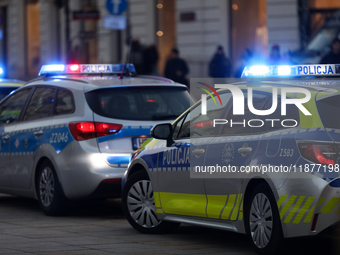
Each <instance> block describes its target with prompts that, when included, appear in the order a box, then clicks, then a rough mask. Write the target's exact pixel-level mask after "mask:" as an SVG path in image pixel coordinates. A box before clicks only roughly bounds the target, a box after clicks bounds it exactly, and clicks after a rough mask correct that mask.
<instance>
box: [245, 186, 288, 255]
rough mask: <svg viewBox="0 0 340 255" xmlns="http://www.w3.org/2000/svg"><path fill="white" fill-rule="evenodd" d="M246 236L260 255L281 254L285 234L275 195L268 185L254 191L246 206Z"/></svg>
mask: <svg viewBox="0 0 340 255" xmlns="http://www.w3.org/2000/svg"><path fill="white" fill-rule="evenodd" d="M260 204H261V205H260ZM245 205H246V207H245V214H244V215H245V218H244V224H245V229H246V234H247V236H248V238H249V240H250V242H251V244H252V246H253V247H254V249H255V251H256V252H257V253H258V254H262V255H264V254H280V253H281V251H282V249H281V248H282V243H283V234H282V227H281V220H280V215H279V212H278V208H277V205H276V201H275V198H274V195H273V193H272V191H271V189H270V188H269V186H268V185H267V184H266V183H261V184H259V185H258V186H256V187H255V189H254V190H253V192H252V194H251V196H250V200H249V201H248V202H247V203H246V204H245Z"/></svg>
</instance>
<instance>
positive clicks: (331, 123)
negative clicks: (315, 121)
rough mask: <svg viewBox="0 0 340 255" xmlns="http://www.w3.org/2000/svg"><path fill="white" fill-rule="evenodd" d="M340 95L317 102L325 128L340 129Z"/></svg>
mask: <svg viewBox="0 0 340 255" xmlns="http://www.w3.org/2000/svg"><path fill="white" fill-rule="evenodd" d="M339 102H340V95H336V96H332V97H327V98H325V99H321V100H319V101H317V102H316V105H317V107H318V110H319V114H320V118H321V120H322V123H323V125H324V127H326V128H334V129H340V109H339V108H340V106H339Z"/></svg>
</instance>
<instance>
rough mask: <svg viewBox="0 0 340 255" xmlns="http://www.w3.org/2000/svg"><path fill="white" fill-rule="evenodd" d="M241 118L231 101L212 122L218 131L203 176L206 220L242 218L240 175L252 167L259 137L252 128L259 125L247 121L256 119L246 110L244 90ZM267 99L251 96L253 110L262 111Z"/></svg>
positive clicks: (209, 150) (263, 96)
mask: <svg viewBox="0 0 340 255" xmlns="http://www.w3.org/2000/svg"><path fill="white" fill-rule="evenodd" d="M244 96H245V97H244V103H245V104H244V108H245V111H244V115H233V104H232V102H233V99H232V98H231V97H230V100H229V102H228V103H226V108H227V109H226V114H225V116H224V118H223V119H221V120H219V121H216V122H215V127H216V128H218V129H219V131H218V136H216V137H215V138H213V140H212V141H211V143H210V144H209V147H208V152H207V155H206V162H205V163H206V165H207V167H210V170H209V172H207V173H206V174H205V188H206V193H207V199H208V205H207V215H208V218H214V219H222V220H233V221H234V220H237V219H240V220H241V219H242V214H241V213H239V212H240V211H242V197H243V194H242V192H241V187H242V184H243V181H244V178H245V173H240V171H242V170H243V168H244V167H245V166H248V165H250V164H252V160H253V157H254V155H255V152H256V150H257V149H258V144H259V136H257V135H255V134H254V133H253V132H254V128H253V127H251V126H255V125H259V124H258V123H256V121H255V122H254V121H253V122H250V125H251V126H250V125H248V121H249V120H252V119H258V117H257V116H255V115H253V114H252V113H251V112H250V111H249V109H248V107H247V93H246V91H244ZM266 99H267V96H265V95H262V94H256V93H253V104H254V107H255V109H260V110H261V109H262V107H263V105H264V104H265V102H266ZM218 123H220V124H218Z"/></svg>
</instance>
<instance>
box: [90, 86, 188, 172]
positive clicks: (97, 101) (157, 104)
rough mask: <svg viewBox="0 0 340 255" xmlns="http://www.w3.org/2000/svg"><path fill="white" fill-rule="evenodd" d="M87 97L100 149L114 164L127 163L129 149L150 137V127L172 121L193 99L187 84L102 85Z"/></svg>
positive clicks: (130, 150)
mask: <svg viewBox="0 0 340 255" xmlns="http://www.w3.org/2000/svg"><path fill="white" fill-rule="evenodd" d="M86 99H87V102H88V104H89V106H90V108H91V109H92V111H93V118H94V122H95V124H96V131H97V141H98V147H99V150H100V152H101V153H105V154H107V155H106V156H107V161H108V163H109V164H110V165H113V166H115V167H126V165H127V164H128V162H129V159H130V155H131V153H132V152H133V151H134V150H136V149H138V148H139V146H140V145H141V144H142V143H143V142H144V141H145V140H147V139H148V138H150V129H151V128H152V127H153V126H154V125H156V124H159V123H164V122H167V123H169V122H172V121H174V120H175V119H176V118H177V117H178V116H179V115H180V114H181V113H182V112H184V111H185V110H186V109H187V108H188V107H190V104H191V100H192V99H191V97H190V95H189V93H188V91H187V89H186V88H183V87H177V86H172V87H170V86H159V87H157V86H149V87H148V86H135V87H111V88H102V89H97V90H92V91H90V92H87V93H86ZM101 132H102V134H101ZM98 134H99V135H98Z"/></svg>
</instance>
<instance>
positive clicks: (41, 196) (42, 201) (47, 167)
mask: <svg viewBox="0 0 340 255" xmlns="http://www.w3.org/2000/svg"><path fill="white" fill-rule="evenodd" d="M36 190H37V196H38V201H39V205H40V208H41V209H42V210H43V212H44V213H45V214H46V215H49V216H57V215H60V214H62V213H63V212H64V207H65V202H66V198H65V196H64V193H63V190H62V188H61V185H60V183H59V180H58V177H57V174H56V172H55V170H54V167H53V165H52V164H51V162H49V161H44V162H43V164H42V165H41V167H40V168H39V172H38V176H37V181H36Z"/></svg>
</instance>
